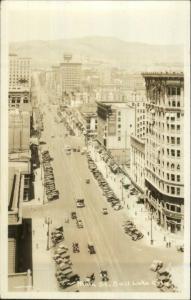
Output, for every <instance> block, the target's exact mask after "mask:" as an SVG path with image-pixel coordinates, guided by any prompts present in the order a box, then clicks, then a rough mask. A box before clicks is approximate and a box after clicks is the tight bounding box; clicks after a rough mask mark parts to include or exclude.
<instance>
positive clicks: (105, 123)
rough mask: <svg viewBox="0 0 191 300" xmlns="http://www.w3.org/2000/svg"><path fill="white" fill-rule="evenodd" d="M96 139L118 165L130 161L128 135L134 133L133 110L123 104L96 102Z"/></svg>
mask: <svg viewBox="0 0 191 300" xmlns="http://www.w3.org/2000/svg"><path fill="white" fill-rule="evenodd" d="M97 115H98V125H97V139H98V141H99V142H100V144H102V145H103V146H105V148H106V149H108V150H110V151H111V152H112V154H113V156H114V157H115V158H116V160H117V161H118V162H119V163H120V164H125V163H127V162H129V161H130V135H131V134H132V133H134V131H135V109H134V108H133V107H131V106H129V105H128V104H127V103H124V102H97Z"/></svg>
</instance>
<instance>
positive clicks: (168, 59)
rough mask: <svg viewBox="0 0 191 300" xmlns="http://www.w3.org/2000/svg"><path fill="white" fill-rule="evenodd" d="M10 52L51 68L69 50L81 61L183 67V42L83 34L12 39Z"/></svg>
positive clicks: (133, 65) (131, 66)
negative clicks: (175, 42) (48, 37)
mask: <svg viewBox="0 0 191 300" xmlns="http://www.w3.org/2000/svg"><path fill="white" fill-rule="evenodd" d="M9 49H10V52H14V53H16V54H18V55H19V56H29V57H31V58H32V63H33V67H37V66H40V67H44V68H48V67H51V65H52V64H58V63H59V62H61V61H63V54H64V52H70V53H71V54H73V55H74V57H75V56H76V57H77V58H78V60H82V61H83V62H85V61H89V62H90V63H91V62H94V61H100V62H101V63H103V64H104V63H106V64H110V65H111V66H119V67H121V66H122V67H124V68H126V67H130V68H135V69H140V70H142V69H144V68H145V67H147V68H148V67H149V66H150V67H152V65H153V66H155V65H160V63H161V65H164V64H166V65H167V66H169V67H170V66H180V67H182V66H183V60H184V51H183V50H184V48H183V46H182V45H151V44H147V43H139V42H135V43H133V42H127V41H124V40H121V39H119V38H115V37H100V36H92V37H83V38H70V39H59V40H51V41H48V40H43V41H42V40H36V41H35V40H34V41H26V42H13V43H10V45H9Z"/></svg>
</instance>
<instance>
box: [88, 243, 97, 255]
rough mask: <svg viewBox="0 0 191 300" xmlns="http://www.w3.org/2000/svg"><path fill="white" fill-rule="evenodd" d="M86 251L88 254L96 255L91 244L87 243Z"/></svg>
mask: <svg viewBox="0 0 191 300" xmlns="http://www.w3.org/2000/svg"><path fill="white" fill-rule="evenodd" d="M88 251H89V253H90V254H95V253H96V251H95V248H94V245H93V244H92V243H88Z"/></svg>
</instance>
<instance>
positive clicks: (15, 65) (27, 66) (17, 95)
mask: <svg viewBox="0 0 191 300" xmlns="http://www.w3.org/2000/svg"><path fill="white" fill-rule="evenodd" d="M30 89H31V59H30V58H27V57H18V56H17V55H16V54H10V55H9V107H11V108H18V107H22V109H23V110H29V109H30V105H29V104H30Z"/></svg>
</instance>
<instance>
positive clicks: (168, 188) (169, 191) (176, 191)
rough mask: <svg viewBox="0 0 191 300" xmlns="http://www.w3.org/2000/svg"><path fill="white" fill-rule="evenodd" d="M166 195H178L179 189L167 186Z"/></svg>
mask: <svg viewBox="0 0 191 300" xmlns="http://www.w3.org/2000/svg"><path fill="white" fill-rule="evenodd" d="M167 193H171V194H172V195H175V194H176V195H178V196H179V195H180V188H179V187H177V188H175V187H174V186H171V187H170V186H169V185H167Z"/></svg>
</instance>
